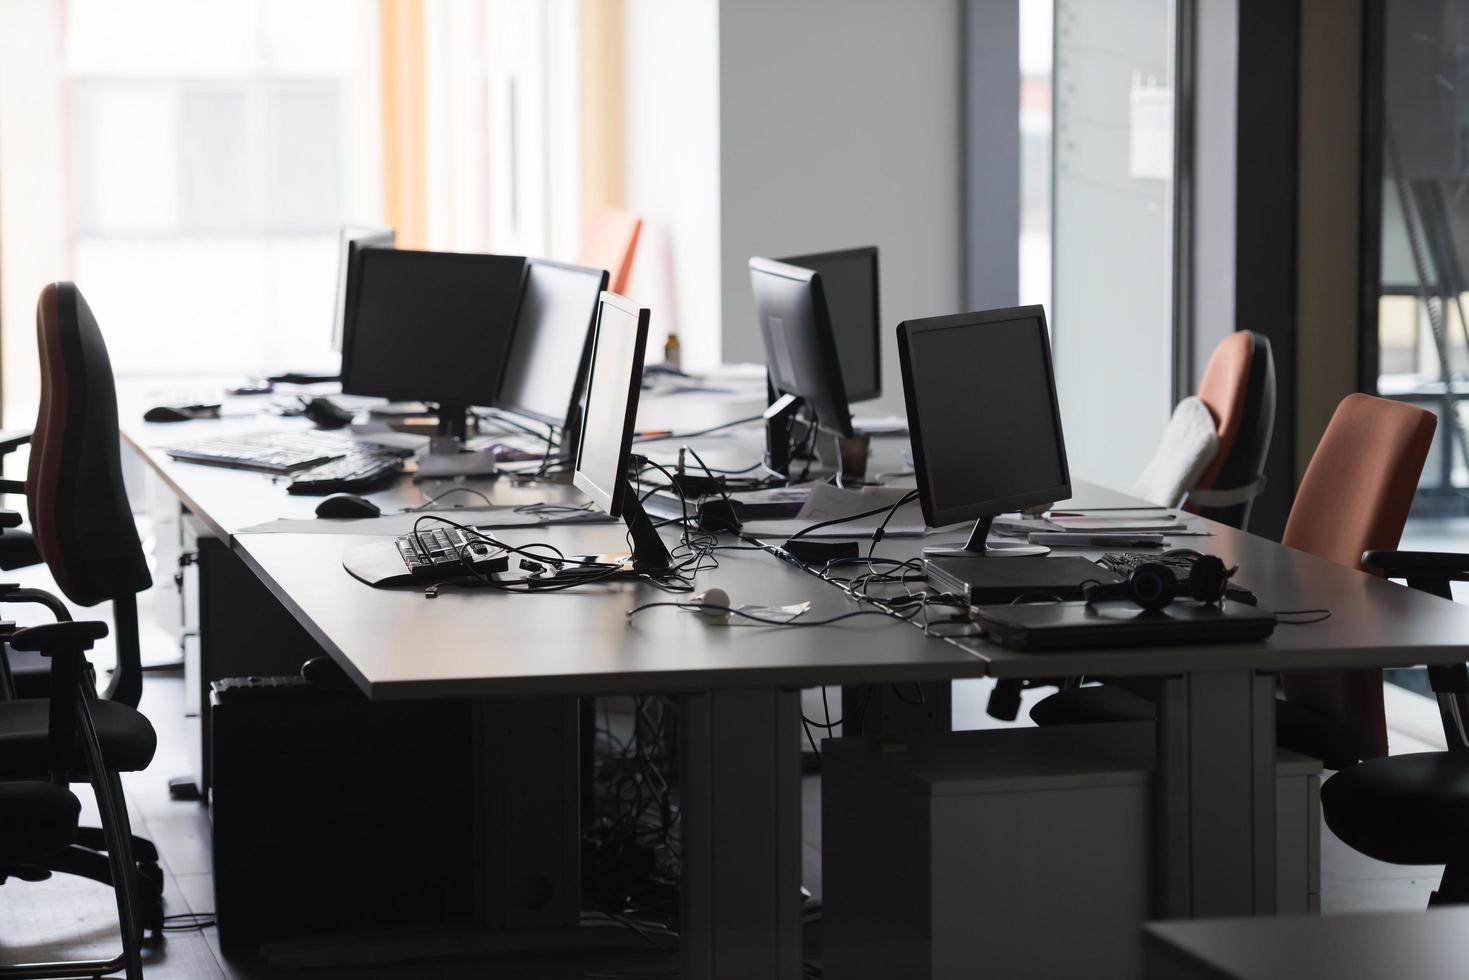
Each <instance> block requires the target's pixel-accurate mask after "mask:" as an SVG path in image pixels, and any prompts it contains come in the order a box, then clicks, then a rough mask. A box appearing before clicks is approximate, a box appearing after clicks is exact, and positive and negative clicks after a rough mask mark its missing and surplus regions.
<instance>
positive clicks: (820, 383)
mask: <svg viewBox="0 0 1469 980" xmlns="http://www.w3.org/2000/svg"><path fill="white" fill-rule="evenodd" d="M822 285H823V284H822V279H821V276H819V275H818V274H816V273H814V272H812V271H811V270H810V269H801V268H798V267H796V266H793V265H786V264H785V263H783V262H773V261H771V260H770V259H760V258H754V259H751V260H750V286H751V288H752V289H753V290H754V293H755V315H756V317H757V318H758V319H759V322H760V335H761V338H762V339H763V340H764V342H765V363H766V366H767V368H768V369H769V371H770V380H771V383H772V384H773V385H774V386H775V388H776V390H777V391H779V392H781V393H782V394H789V395H798V396H800V397H801V398H803V399H805V401H806V404H807V405H808V406H809V407H810V408H811V409H812V410H813V411H814V412H815V413H816V420H817V424H818V425H819V426H820V427H821V428H823V429H826V430H827V431H828V432H834V433H836V434H837V435H839V436H845V437H850V436H851V435H852V412H851V409H850V408H848V406H847V391H846V387H845V385H843V383H842V372H841V367H840V365H839V363H838V361H837V351H836V340H835V338H834V337H833V336H832V330H831V319H830V317H829V316H828V315H827V309H826V297H825V294H824V293H823V291H822Z"/></svg>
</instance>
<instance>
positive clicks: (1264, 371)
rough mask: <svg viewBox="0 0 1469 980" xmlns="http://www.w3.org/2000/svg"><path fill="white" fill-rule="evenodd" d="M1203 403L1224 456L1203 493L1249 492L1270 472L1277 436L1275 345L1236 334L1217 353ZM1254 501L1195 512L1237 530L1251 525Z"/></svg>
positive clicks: (1203, 384) (1202, 484)
mask: <svg viewBox="0 0 1469 980" xmlns="http://www.w3.org/2000/svg"><path fill="white" fill-rule="evenodd" d="M1199 400H1200V401H1202V402H1203V403H1204V404H1205V405H1207V406H1208V407H1209V411H1210V413H1211V414H1212V415H1213V416H1214V425H1215V432H1216V434H1217V435H1218V436H1219V453H1218V455H1216V456H1215V457H1214V462H1212V463H1210V464H1209V468H1208V469H1206V470H1205V471H1204V474H1203V476H1201V477H1200V478H1199V482H1198V489H1200V490H1211V489H1220V490H1233V489H1235V488H1237V487H1244V486H1248V485H1249V484H1250V483H1252V482H1253V481H1254V480H1255V479H1256V477H1258V476H1259V475H1260V474H1261V473H1262V472H1264V467H1265V456H1266V454H1267V453H1268V452H1269V451H1270V438H1271V436H1272V434H1273V433H1274V430H1275V358H1274V356H1273V354H1272V353H1271V350H1270V341H1269V340H1268V339H1267V338H1265V337H1264V336H1262V335H1260V334H1256V333H1253V332H1251V331H1249V330H1239V331H1236V332H1235V333H1232V334H1230V335H1229V336H1228V337H1226V338H1224V340H1223V341H1221V342H1220V344H1219V346H1218V347H1216V348H1214V353H1213V354H1212V355H1210V357H1209V363H1208V365H1207V366H1206V367H1205V368H1204V377H1203V379H1202V380H1201V381H1200V382H1199ZM1252 505H1253V501H1246V502H1245V503H1243V504H1234V505H1230V506H1225V507H1213V508H1207V507H1190V508H1189V509H1190V510H1194V511H1197V512H1198V513H1202V514H1203V515H1204V516H1205V517H1210V518H1213V519H1214V520H1216V521H1221V522H1223V523H1225V524H1229V525H1232V526H1234V527H1239V528H1244V527H1246V526H1247V525H1248V524H1249V519H1250V511H1251V509H1252Z"/></svg>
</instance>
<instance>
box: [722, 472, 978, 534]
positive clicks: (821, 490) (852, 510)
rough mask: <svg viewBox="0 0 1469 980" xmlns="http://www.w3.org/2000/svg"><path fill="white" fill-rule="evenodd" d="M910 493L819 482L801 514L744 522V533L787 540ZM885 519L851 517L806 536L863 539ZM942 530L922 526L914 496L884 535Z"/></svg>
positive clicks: (890, 489)
mask: <svg viewBox="0 0 1469 980" xmlns="http://www.w3.org/2000/svg"><path fill="white" fill-rule="evenodd" d="M910 492H911V490H910V489H909V488H907V487H864V488H863V489H861V490H843V489H841V488H840V487H834V486H832V485H831V484H829V483H818V484H816V485H815V486H813V487H812V488H811V495H810V496H809V497H807V498H806V503H805V504H803V505H802V507H801V512H800V513H799V514H797V515H796V516H795V517H793V518H790V519H789V520H777V521H747V522H745V524H744V526H743V530H744V532H745V533H746V534H753V535H755V536H756V537H759V538H788V537H790V536H791V535H793V534H795V533H796V532H797V531H799V530H801V529H802V528H806V527H810V526H811V525H812V524H819V523H821V522H822V521H832V520H837V519H839V518H843V517H851V516H852V515H854V514H862V513H865V512H867V511H869V510H876V509H877V508H879V507H883V508H887V507H891V506H892V505H893V504H895V503H897V502H898V501H899V500H901V499H902V498H903V496H904V495H905V494H907V493H910ZM886 516H887V514H886V511H883V512H880V513H877V514H873V515H871V516H869V517H859V518H854V519H853V520H850V521H843V522H842V523H841V524H833V525H831V526H830V527H824V528H820V529H819V530H816V531H812V532H811V534H810V535H809V536H810V537H818V538H853V537H863V536H866V535H870V534H872V532H873V531H875V530H877V527H878V525H879V524H881V523H882V521H883V518H884V517H886ZM954 526H955V527H959V526H961V525H954ZM944 530H948V529H947V528H930V527H928V526H927V525H926V524H924V523H923V510H922V508H921V507H919V505H918V499H917V498H916V497H915V498H914V499H913V500H910V501H908V503H906V504H904V505H903V506H901V507H899V508H898V510H897V512H896V513H894V514H893V517H892V520H890V521H888V523H887V527H886V530H885V531H884V533H885V534H888V535H891V536H894V537H909V538H914V537H919V536H921V535H924V534H929V533H935V534H936V533H938V532H940V531H944Z"/></svg>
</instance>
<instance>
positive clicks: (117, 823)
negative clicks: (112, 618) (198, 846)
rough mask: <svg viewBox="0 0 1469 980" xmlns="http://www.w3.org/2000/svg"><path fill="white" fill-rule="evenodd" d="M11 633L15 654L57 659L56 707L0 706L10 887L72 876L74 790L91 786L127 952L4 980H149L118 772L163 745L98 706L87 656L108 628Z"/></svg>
mask: <svg viewBox="0 0 1469 980" xmlns="http://www.w3.org/2000/svg"><path fill="white" fill-rule="evenodd" d="M4 629H5V632H7V633H8V634H9V635H8V636H7V637H6V640H7V643H6V645H7V646H8V647H9V649H10V650H19V651H23V652H31V653H38V654H40V655H42V656H44V657H46V658H48V659H49V660H50V662H51V677H50V681H51V685H50V686H51V691H50V695H49V696H48V697H47V698H32V699H21V700H7V701H0V780H3V782H0V883H3V882H4V881H5V880H6V879H8V878H12V877H13V878H18V879H21V880H25V881H41V880H44V879H46V878H47V877H49V876H50V874H51V873H52V872H53V871H57V870H69V868H68V867H67V865H68V864H70V863H74V862H73V859H72V857H71V855H74V854H75V853H77V849H78V845H77V844H76V843H75V837H76V833H77V816H78V814H79V813H80V809H81V805H80V803H79V802H78V801H77V798H76V797H75V796H74V795H72V793H71V792H70V790H68V789H67V788H66V784H67V783H68V782H77V781H88V782H90V783H91V784H92V788H93V790H94V792H95V793H96V795H97V807H98V809H99V810H100V811H101V814H102V834H103V835H104V838H105V847H106V859H107V861H108V875H107V878H106V880H107V881H108V882H109V883H111V884H113V886H114V887H113V893H114V895H115V897H116V901H117V914H118V923H119V926H120V929H121V934H122V951H121V952H120V953H118V955H117V956H114V957H112V958H111V959H107V960H85V961H72V962H52V963H24V964H7V965H5V966H0V978H6V977H14V978H31V977H92V976H100V975H102V974H105V973H114V972H116V971H118V970H125V971H126V972H127V977H128V980H141V978H142V976H143V967H142V953H141V946H142V941H143V935H144V923H143V921H142V919H141V918H140V916H139V914H138V902H137V896H136V894H135V888H134V884H135V881H136V878H137V876H136V872H135V868H134V859H133V855H132V847H131V834H130V832H129V829H128V815H127V804H126V802H125V801H124V799H123V795H122V783H121V781H120V780H119V779H118V770H119V769H124V768H135V767H137V766H139V765H143V766H146V765H147V760H148V759H151V758H152V755H153V749H154V747H155V746H156V744H157V737H156V736H155V735H154V733H153V728H152V726H150V725H149V724H148V720H147V719H146V718H144V717H143V716H142V715H141V714H139V713H138V712H137V711H136V710H134V709H132V708H129V707H127V706H126V705H122V704H118V703H116V702H109V701H100V700H98V699H97V696H96V690H95V688H94V686H93V684H92V682H91V679H90V676H89V673H90V672H89V670H88V666H87V661H86V653H87V651H88V650H90V649H91V648H92V644H93V643H94V642H96V641H97V640H98V639H100V638H101V637H103V636H106V635H107V626H106V624H104V623H98V622H68V623H53V624H48V625H44V626H34V627H31V628H30V629H23V630H14V631H13V632H11V630H13V625H9V624H7V626H6V627H5V628H4ZM5 653H8V651H4V652H0V685H3V686H4V687H5V688H6V689H9V688H10V686H11V677H10V674H9V670H8V669H7V668H6V666H5V665H6V663H7V657H6V656H5ZM86 853H91V852H90V851H88V852H86Z"/></svg>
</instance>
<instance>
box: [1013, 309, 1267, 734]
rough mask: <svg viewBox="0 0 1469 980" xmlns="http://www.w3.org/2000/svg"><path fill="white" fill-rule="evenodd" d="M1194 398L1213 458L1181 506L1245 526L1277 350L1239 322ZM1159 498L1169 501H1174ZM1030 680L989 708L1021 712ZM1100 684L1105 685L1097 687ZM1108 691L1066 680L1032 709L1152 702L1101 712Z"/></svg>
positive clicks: (1063, 720)
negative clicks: (1210, 430) (1211, 430)
mask: <svg viewBox="0 0 1469 980" xmlns="http://www.w3.org/2000/svg"><path fill="white" fill-rule="evenodd" d="M1198 398H1199V401H1201V402H1203V403H1204V405H1205V406H1207V408H1208V410H1209V415H1210V416H1211V417H1212V418H1213V420H1214V425H1215V434H1216V435H1217V437H1218V439H1219V449H1218V452H1217V453H1216V454H1215V456H1214V460H1213V462H1211V463H1210V464H1209V466H1208V467H1207V468H1206V469H1205V470H1204V472H1203V473H1202V474H1201V475H1200V476H1199V478H1198V479H1197V480H1196V481H1194V487H1193V489H1191V490H1189V491H1188V494H1187V496H1186V497H1185V498H1184V507H1185V509H1187V510H1189V511H1192V512H1193V513H1196V514H1198V515H1199V516H1201V517H1207V518H1209V519H1210V520H1214V521H1218V522H1220V523H1221V524H1228V525H1229V526H1230V527H1237V528H1239V529H1240V530H1245V529H1247V528H1248V526H1249V523H1250V510H1251V508H1252V507H1253V506H1254V502H1255V497H1257V496H1258V495H1259V493H1260V491H1261V490H1262V489H1264V486H1265V456H1266V454H1267V453H1268V452H1269V451H1270V438H1271V436H1272V435H1273V434H1274V431H1275V357H1274V355H1273V354H1272V353H1271V350H1270V341H1269V340H1268V339H1267V338H1266V337H1265V336H1263V335H1262V334H1257V333H1255V332H1253V331H1250V330H1238V331H1236V332H1234V333H1232V334H1230V335H1229V336H1228V337H1225V338H1224V340H1222V341H1220V343H1219V346H1217V347H1215V348H1214V353H1213V354H1211V355H1210V356H1209V363H1208V364H1207V365H1206V366H1205V368H1204V377H1203V379H1202V380H1201V381H1200V382H1199V393H1198ZM1157 502H1158V503H1166V504H1168V505H1170V506H1171V505H1172V504H1173V503H1174V502H1173V501H1162V500H1160V501H1157ZM1029 686H1034V687H1039V686H1043V684H1042V683H1040V682H1037V683H1035V684H1029V683H1026V682H1022V681H1009V680H1002V681H1000V683H999V684H998V685H996V687H995V690H994V692H993V693H992V694H991V695H990V703H989V712H990V714H991V715H993V716H995V717H996V718H1000V719H1003V720H1005V721H1013V720H1014V719H1015V716H1016V714H1018V713H1019V709H1020V693H1021V690H1022V689H1023V688H1025V687H1029ZM1100 690H1106V691H1107V692H1108V693H1107V694H1105V695H1103V694H1098V693H1095V692H1097V691H1100ZM1117 690H1121V689H1120V688H1119V689H1117ZM1078 692H1080V693H1078ZM1112 693H1113V689H1112V688H1096V687H1087V688H1079V687H1072V686H1066V687H1064V689H1063V690H1062V691H1060V692H1058V693H1056V694H1053V695H1051V696H1050V697H1047V698H1046V699H1045V700H1044V701H1041V702H1039V703H1038V704H1037V705H1036V706H1035V708H1034V709H1032V712H1031V717H1032V718H1033V719H1035V720H1036V721H1037V722H1040V723H1041V724H1048V725H1060V724H1069V723H1078V724H1080V723H1086V722H1095V721H1107V720H1117V721H1121V720H1132V714H1136V712H1138V711H1144V710H1146V711H1149V712H1150V711H1151V709H1152V704H1151V703H1149V702H1142V703H1138V702H1139V701H1140V700H1141V699H1137V698H1132V697H1127V698H1120V699H1119V702H1118V704H1117V705H1116V707H1117V708H1118V709H1123V708H1127V709H1131V711H1132V714H1130V715H1129V716H1128V717H1127V719H1123V718H1117V719H1109V718H1107V717H1106V715H1105V714H1104V713H1103V712H1105V710H1107V708H1108V707H1109V706H1111V703H1110V702H1109V701H1104V699H1105V698H1108V697H1110V695H1111V694H1112ZM1122 693H1123V694H1125V693H1126V692H1125V691H1123V692H1122ZM1042 706H1044V707H1042ZM1042 719H1044V720H1042Z"/></svg>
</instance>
